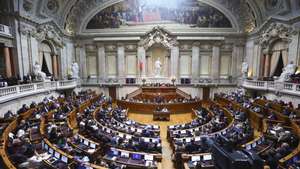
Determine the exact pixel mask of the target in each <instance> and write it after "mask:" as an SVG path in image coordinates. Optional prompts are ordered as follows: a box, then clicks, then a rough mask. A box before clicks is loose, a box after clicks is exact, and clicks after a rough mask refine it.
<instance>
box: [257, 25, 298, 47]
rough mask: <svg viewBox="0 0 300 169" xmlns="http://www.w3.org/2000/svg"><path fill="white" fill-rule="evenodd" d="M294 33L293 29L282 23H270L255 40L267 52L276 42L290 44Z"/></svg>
mask: <svg viewBox="0 0 300 169" xmlns="http://www.w3.org/2000/svg"><path fill="white" fill-rule="evenodd" d="M296 32H297V31H296V30H295V28H294V27H292V26H290V25H287V24H283V23H271V24H270V26H269V27H268V28H267V29H266V30H265V31H263V33H262V34H261V36H260V38H259V39H258V40H257V43H258V44H259V45H261V47H262V48H263V49H264V50H265V51H268V50H269V49H270V48H271V46H272V45H273V43H274V42H275V41H277V40H282V41H286V42H288V43H290V42H291V36H292V35H294V34H295V33H296Z"/></svg>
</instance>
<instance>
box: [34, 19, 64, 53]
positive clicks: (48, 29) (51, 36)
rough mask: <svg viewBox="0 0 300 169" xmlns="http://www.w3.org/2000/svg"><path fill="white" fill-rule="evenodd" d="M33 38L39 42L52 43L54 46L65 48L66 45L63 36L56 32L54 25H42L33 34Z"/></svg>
mask: <svg viewBox="0 0 300 169" xmlns="http://www.w3.org/2000/svg"><path fill="white" fill-rule="evenodd" d="M32 36H33V37H34V38H36V39H37V40H38V41H39V42H42V41H44V40H46V41H48V42H51V43H52V44H53V45H54V46H56V47H59V48H63V46H64V45H65V44H64V42H63V39H62V38H61V36H60V35H59V34H58V33H57V32H56V30H55V28H54V27H53V26H52V25H49V24H46V25H40V26H39V27H38V28H37V29H36V30H34V31H33V32H32Z"/></svg>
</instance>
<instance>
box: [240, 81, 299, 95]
mask: <svg viewBox="0 0 300 169" xmlns="http://www.w3.org/2000/svg"><path fill="white" fill-rule="evenodd" d="M242 86H243V87H244V88H249V89H256V90H265V91H274V92H281V93H287V94H292V95H300V84H297V83H289V82H276V81H261V80H244V81H243V85H242Z"/></svg>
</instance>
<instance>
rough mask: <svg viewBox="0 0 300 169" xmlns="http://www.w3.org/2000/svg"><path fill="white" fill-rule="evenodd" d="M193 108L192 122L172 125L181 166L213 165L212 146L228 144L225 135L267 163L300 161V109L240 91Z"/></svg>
mask: <svg viewBox="0 0 300 169" xmlns="http://www.w3.org/2000/svg"><path fill="white" fill-rule="evenodd" d="M193 111H194V116H195V117H196V118H195V119H194V120H193V121H192V122H190V123H186V124H178V125H173V126H169V127H168V140H169V142H170V143H171V145H172V148H173V150H174V157H175V158H174V163H175V165H176V168H180V167H184V168H197V167H200V168H213V167H214V164H216V163H215V162H214V160H218V159H213V157H214V156H213V153H212V151H213V146H214V145H219V146H221V147H225V144H224V139H225V140H227V141H229V142H230V143H231V144H232V145H231V146H232V147H233V148H234V149H236V150H245V151H251V152H253V153H255V154H257V155H258V156H259V157H260V158H261V159H263V162H264V166H269V167H270V168H274V167H275V168H277V167H279V168H289V167H290V168H293V167H294V168H296V167H299V164H300V161H299V159H300V158H299V157H300V149H299V148H300V143H299V138H300V123H299V121H298V117H299V115H300V111H297V110H295V109H292V108H290V107H287V106H286V105H284V104H282V103H281V104H278V101H270V100H266V99H265V98H264V99H262V98H256V99H251V98H249V97H246V96H244V95H243V94H241V93H240V92H233V93H230V94H224V93H221V94H218V95H216V97H215V99H214V101H202V104H201V105H199V108H197V109H195V110H193ZM274 161H275V162H274Z"/></svg>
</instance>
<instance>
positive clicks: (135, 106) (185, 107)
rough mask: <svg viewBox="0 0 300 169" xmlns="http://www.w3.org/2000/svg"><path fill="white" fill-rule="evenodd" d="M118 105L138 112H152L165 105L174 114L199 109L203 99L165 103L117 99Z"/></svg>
mask: <svg viewBox="0 0 300 169" xmlns="http://www.w3.org/2000/svg"><path fill="white" fill-rule="evenodd" d="M117 105H118V106H121V107H126V108H128V109H129V111H132V112H136V113H147V114H148V113H151V114H153V112H154V111H155V110H156V109H157V107H165V108H167V109H168V110H169V111H170V112H171V113H172V114H174V113H187V112H192V109H197V108H199V107H200V106H201V101H196V102H188V103H165V104H154V103H135V102H128V101H123V100H117Z"/></svg>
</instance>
